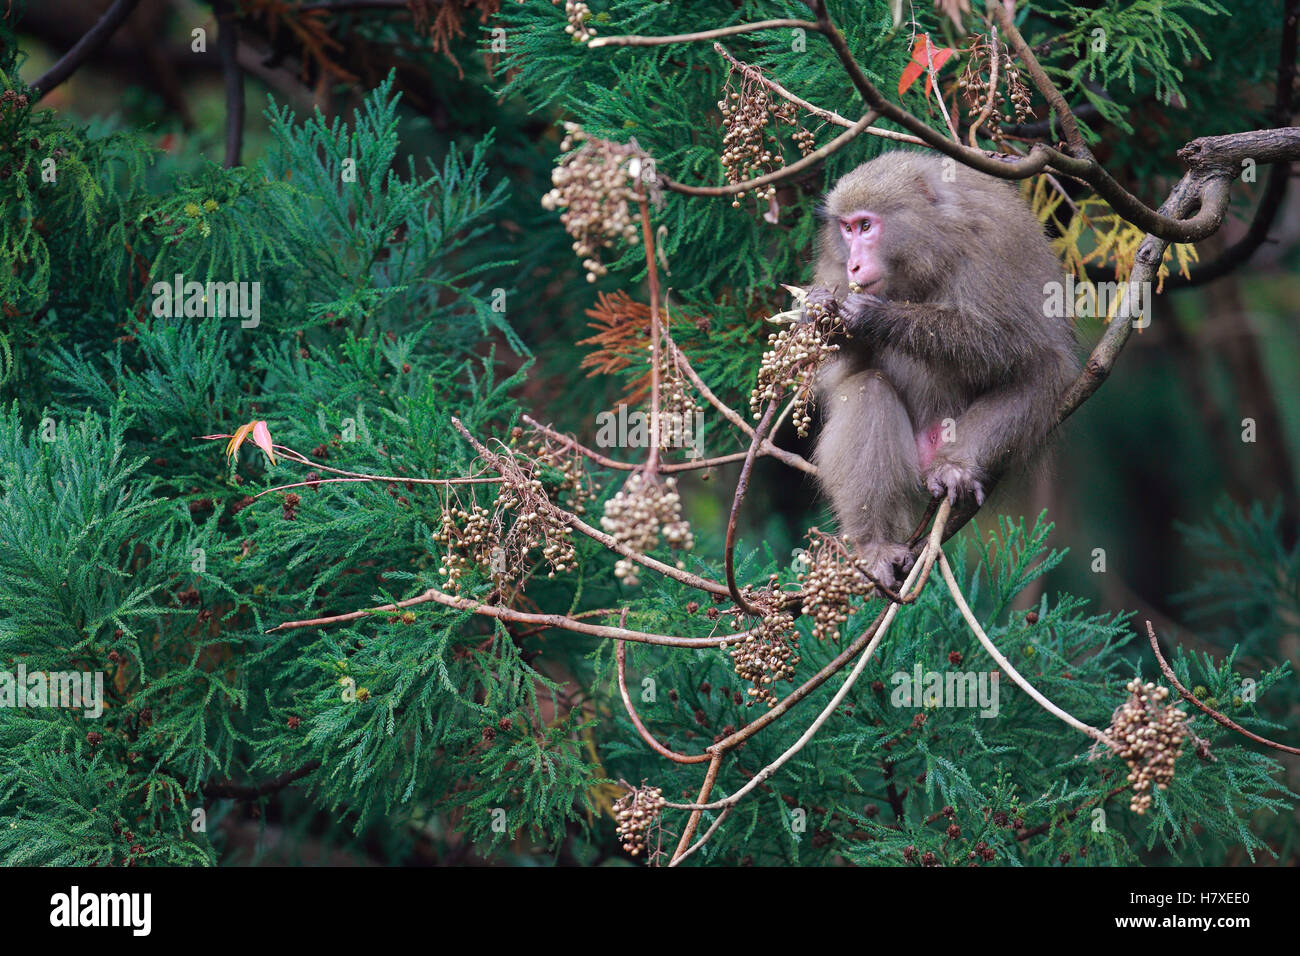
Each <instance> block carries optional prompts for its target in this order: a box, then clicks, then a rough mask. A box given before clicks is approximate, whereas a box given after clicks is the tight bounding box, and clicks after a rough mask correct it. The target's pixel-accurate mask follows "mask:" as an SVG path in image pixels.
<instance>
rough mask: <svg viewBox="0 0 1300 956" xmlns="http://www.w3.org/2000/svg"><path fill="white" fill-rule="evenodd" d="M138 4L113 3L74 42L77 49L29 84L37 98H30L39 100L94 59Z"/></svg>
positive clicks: (136, 1) (129, 0)
mask: <svg viewBox="0 0 1300 956" xmlns="http://www.w3.org/2000/svg"><path fill="white" fill-rule="evenodd" d="M139 3H140V0H117V2H116V3H114V4H113V5H112V6H111V7H109V8H108V10H106V11H105V12H104V15H103V16H102V17H100V18H99V22H98V23H96V24H95V25H94V26H93V27H91V28H90V30H89V31H88V32H87V33H86V35H85V36H84V37H82V38H81V39H80V40H79V41H77V44H76V46H74V47H73V48H72V49H71V50H69V51H68V52H67V53H65V54H64V55H63V58H62V59H60V60H59V62H58V63H55V64H54V65H53V66H52V67H50V68H49V69H48V70H46V71H45V73H44V74H43V75H41V76H40V77H38V78H37V79H36V82H35V83H33V84H32V88H33V89H35V90H36V91H37V95H36V96H35V97H33V99H35V100H39V99H40V98H41V97H43V96H45V95H46V94H47V93H49V92H50V90H52V89H54V88H55V87H56V86H58V85H59V84H60V83H62V82H63V81H64V80H66V79H67V78H68V77H70V76H71V75H72V74H73V73H75V72H76V71H77V68H78V67H80V66H81V64H83V63H85V62H86V60H88V59H90V57H92V56H94V55H95V53H96V52H97V51H98V50H99V49H100V48H101V47H103V45H104V44H105V43H107V42H108V41H109V38H110V37H112V36H113V34H114V33H116V32H117V28H118V27H120V26H121V25H122V24H123V23H124V22H126V18H127V17H129V16H130V15H131V11H133V10H134V9H135V8H136V7H137V6H138V5H139Z"/></svg>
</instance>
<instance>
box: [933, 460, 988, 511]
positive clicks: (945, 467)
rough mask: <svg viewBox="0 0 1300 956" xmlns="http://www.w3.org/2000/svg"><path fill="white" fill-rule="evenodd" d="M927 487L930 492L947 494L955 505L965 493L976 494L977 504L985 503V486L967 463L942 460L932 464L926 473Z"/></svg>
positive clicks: (950, 501)
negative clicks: (956, 463) (957, 463)
mask: <svg viewBox="0 0 1300 956" xmlns="http://www.w3.org/2000/svg"><path fill="white" fill-rule="evenodd" d="M925 487H927V488H928V489H930V494H932V495H940V496H945V497H947V499H948V503H949V504H952V505H955V504H956V503H957V499H958V498H960V497H962V496H963V495H974V496H975V503H976V504H981V505H982V504H984V486H983V485H982V484H980V480H979V479H978V478H976V477H975V471H974V469H972V468H968V467H966V466H965V465H955V464H953V463H952V462H948V461H941V462H937V463H935V464H934V465H933V466H931V468H930V470H929V471H927V472H926V473H925Z"/></svg>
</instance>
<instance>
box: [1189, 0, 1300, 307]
mask: <svg viewBox="0 0 1300 956" xmlns="http://www.w3.org/2000/svg"><path fill="white" fill-rule="evenodd" d="M1297 23H1300V0H1286V6H1285V7H1284V8H1283V13H1282V42H1281V44H1280V45H1279V47H1278V55H1277V84H1276V88H1275V90H1274V97H1273V125H1274V126H1286V125H1288V124H1289V123H1290V122H1291V116H1292V114H1293V113H1294V112H1295V107H1294V104H1293V103H1292V98H1291V97H1292V91H1293V89H1294V88H1295V78H1296V53H1297V46H1296V45H1297V36H1296V26H1297ZM1290 179H1291V167H1290V164H1289V163H1279V164H1276V165H1274V166H1273V168H1272V169H1271V170H1269V173H1268V182H1267V183H1266V184H1265V185H1264V194H1263V195H1262V196H1261V197H1260V199H1259V207H1258V208H1257V209H1256V210H1255V218H1254V219H1253V220H1251V223H1250V228H1249V229H1248V230H1246V235H1244V236H1243V237H1242V238H1241V239H1240V240H1239V241H1237V242H1235V243H1233V244H1232V245H1231V246H1229V247H1228V248H1227V249H1225V250H1223V252H1221V253H1220V254H1219V257H1218V258H1217V259H1215V260H1214V261H1213V262H1208V263H1206V264H1204V265H1201V266H1197V267H1195V268H1193V269H1192V274H1191V275H1190V276H1189V277H1187V278H1184V277H1183V276H1170V277H1169V279H1168V280H1167V281H1166V282H1165V288H1166V289H1181V288H1186V287H1188V286H1195V285H1200V284H1201V283H1203V282H1209V281H1210V280H1212V279H1217V278H1219V277H1220V276H1224V275H1227V274H1228V273H1229V272H1231V271H1232V270H1233V269H1235V268H1237V266H1239V265H1241V264H1242V263H1244V262H1245V261H1246V260H1247V259H1249V258H1250V257H1251V256H1252V255H1254V254H1255V250H1256V249H1258V248H1259V247H1260V246H1262V245H1263V244H1264V241H1265V240H1266V239H1267V238H1268V233H1269V230H1271V229H1272V228H1273V223H1274V222H1275V221H1276V220H1277V214H1278V212H1279V211H1281V209H1282V200H1283V199H1284V198H1285V197H1286V188H1287V183H1288V182H1289V181H1290Z"/></svg>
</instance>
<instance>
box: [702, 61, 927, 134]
mask: <svg viewBox="0 0 1300 956" xmlns="http://www.w3.org/2000/svg"><path fill="white" fill-rule="evenodd" d="M713 49H714V50H715V51H717V52H718V53H719V54H721V55H722V56H723V57H725V58H726V59H727V61H728V62H730V63H731V65H732V66H734V67H735V68H736V69H738V70H740V71H741V72H742V73H744V74H745V75H746V76H748V77H752V78H753V79H754V80H755V81H756V82H758V83H761V84H763V86H765V87H767V88H768V89H769V90H771V91H772V92H773V93H775V94H776V95H777V96H780V97H783V98H784V99H786V100H789V101H790V102H791V103H793V104H794V105H795V106H797V107H799V108H800V109H802V110H804V111H806V112H808V113H811V114H812V115H813V116H816V117H817V118H818V119H822V120H825V121H826V122H827V123H831V124H832V125H834V126H842V127H844V128H845V129H850V128H852V126H853V120H851V119H848V118H847V117H844V116H841V115H840V114H839V113H836V112H835V111H834V110H828V109H823V108H822V107H820V106H817V105H816V104H813V103H809V102H808V101H807V100H805V99H804V98H803V97H801V96H798V95H796V94H795V93H792V92H790V91H789V90H787V89H786V88H785V87H784V86H782V85H781V84H780V83H778V82H777V81H776V80H774V79H772V78H771V77H770V76H768V75H767V74H766V73H764V72H763V71H762V70H760V69H759V68H758V67H756V66H752V65H751V64H749V63H745V62H744V61H742V60H738V59H736V57H734V56H733V55H732V54H731V52H730V51H729V50H728V49H727V48H726V47H725V46H723V45H722V44H721V43H714V44H713ZM867 133H869V134H870V135H872V136H879V137H881V138H882V139H892V140H894V141H895V142H899V143H912V144H914V145H916V146H923V145H925V144H924V143H923V142H922V141H921V139H920V138H919V137H916V136H910V135H908V134H907V133H898V132H895V131H894V130H892V129H876V128H875V127H874V126H873V127H871V128H870V129H868V130H867Z"/></svg>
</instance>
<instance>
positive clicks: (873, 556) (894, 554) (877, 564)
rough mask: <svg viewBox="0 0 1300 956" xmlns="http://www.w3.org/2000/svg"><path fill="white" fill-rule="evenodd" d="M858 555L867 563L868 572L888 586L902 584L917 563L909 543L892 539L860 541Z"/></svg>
mask: <svg viewBox="0 0 1300 956" xmlns="http://www.w3.org/2000/svg"><path fill="white" fill-rule="evenodd" d="M858 557H859V558H860V559H861V560H862V562H863V564H864V565H866V570H867V573H868V574H869V575H871V577H872V578H874V579H875V580H877V581H879V582H880V583H881V584H883V585H885V587H888V588H893V587H896V586H897V585H898V584H901V583H902V581H903V578H904V577H906V575H907V572H908V571H910V570H912V565H913V564H915V563H916V556H915V555H914V554H912V551H911V549H910V548H908V546H907V545H905V544H894V543H893V542H891V541H860V542H858Z"/></svg>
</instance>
